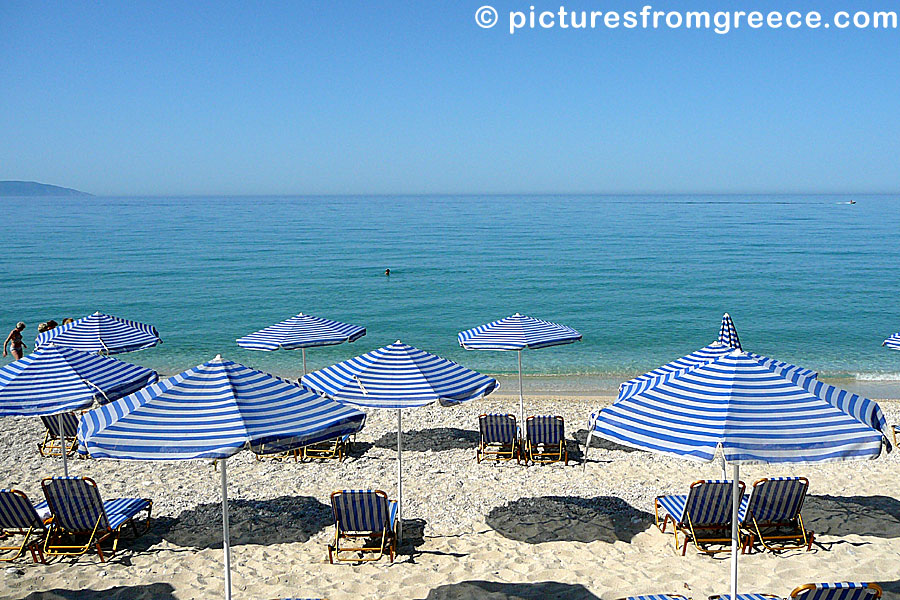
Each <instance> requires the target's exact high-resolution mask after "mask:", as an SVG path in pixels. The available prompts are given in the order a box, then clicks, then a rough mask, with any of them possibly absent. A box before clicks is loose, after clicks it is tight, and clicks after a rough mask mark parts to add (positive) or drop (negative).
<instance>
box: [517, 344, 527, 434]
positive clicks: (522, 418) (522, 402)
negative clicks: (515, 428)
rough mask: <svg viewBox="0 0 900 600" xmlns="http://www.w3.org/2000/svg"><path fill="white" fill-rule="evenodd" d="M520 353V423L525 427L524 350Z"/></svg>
mask: <svg viewBox="0 0 900 600" xmlns="http://www.w3.org/2000/svg"><path fill="white" fill-rule="evenodd" d="M518 354H519V423H520V425H519V426H520V427H525V396H524V395H523V394H522V351H521V350H519V351H518Z"/></svg>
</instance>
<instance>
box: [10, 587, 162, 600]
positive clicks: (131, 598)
mask: <svg viewBox="0 0 900 600" xmlns="http://www.w3.org/2000/svg"><path fill="white" fill-rule="evenodd" d="M22 600H178V597H177V596H176V595H175V588H174V587H172V586H171V585H170V584H168V583H149V584H146V585H119V586H116V587H113V588H109V589H105V590H64V589H54V590H47V591H46V592H32V593H30V594H28V595H27V596H25V597H24V598H23V599H22Z"/></svg>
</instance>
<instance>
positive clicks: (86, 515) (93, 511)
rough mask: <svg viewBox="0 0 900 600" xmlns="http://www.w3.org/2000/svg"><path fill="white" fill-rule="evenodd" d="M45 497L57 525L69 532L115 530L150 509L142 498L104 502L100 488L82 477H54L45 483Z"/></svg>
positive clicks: (146, 501)
mask: <svg viewBox="0 0 900 600" xmlns="http://www.w3.org/2000/svg"><path fill="white" fill-rule="evenodd" d="M44 494H45V495H46V497H47V502H48V504H49V505H50V510H51V511H52V513H53V517H54V522H55V523H56V524H57V525H59V526H60V527H62V528H63V529H66V530H68V531H91V530H93V529H94V526H95V525H96V524H97V523H98V521H99V524H100V528H101V529H105V528H107V527H108V528H110V529H116V528H118V527H119V526H120V525H122V524H123V523H124V522H125V521H127V520H128V519H130V518H132V517H134V516H135V515H136V514H137V513H139V512H140V511H141V510H144V509H145V508H147V507H148V506H150V502H149V501H148V500H145V499H142V498H114V499H111V500H106V501H104V500H102V499H101V498H100V492H99V491H98V490H97V486H96V485H94V484H93V483H91V482H89V481H87V480H85V479H82V478H81V477H54V478H53V479H51V480H49V481H45V483H44Z"/></svg>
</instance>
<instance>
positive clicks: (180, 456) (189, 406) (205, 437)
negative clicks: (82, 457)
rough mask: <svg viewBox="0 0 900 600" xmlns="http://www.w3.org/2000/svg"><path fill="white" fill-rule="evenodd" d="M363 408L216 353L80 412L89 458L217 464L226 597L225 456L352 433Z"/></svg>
mask: <svg viewBox="0 0 900 600" xmlns="http://www.w3.org/2000/svg"><path fill="white" fill-rule="evenodd" d="M364 422H365V414H364V413H362V412H360V411H358V410H356V409H354V408H351V407H347V406H343V405H341V404H338V403H337V402H334V401H332V400H329V399H327V398H322V397H321V396H318V395H316V394H313V393H310V392H309V391H308V390H305V389H303V388H301V387H300V386H298V385H295V384H292V383H290V382H287V381H284V380H283V379H280V378H278V377H274V376H272V375H268V374H267V373H263V372H261V371H257V370H255V369H251V368H248V367H245V366H243V365H241V364H238V363H235V362H232V361H228V360H224V359H222V358H221V357H220V356H217V357H215V358H214V359H213V360H211V361H209V362H207V363H204V364H202V365H199V366H196V367H194V368H193V369H189V370H187V371H184V372H183V373H180V374H178V375H175V376H174V377H170V378H168V379H165V380H163V381H160V382H159V383H156V384H155V385H152V386H150V387H148V388H146V389H144V390H141V391H139V392H137V393H134V394H131V395H129V396H125V397H124V398H120V399H118V400H115V401H114V402H111V403H110V404H108V405H105V406H101V407H99V408H97V409H94V410H92V411H89V412H87V413H85V415H84V416H83V417H82V420H81V424H80V426H79V430H78V439H79V443H80V445H81V447H82V448H83V449H84V450H86V451H87V452H90V454H91V456H92V457H94V458H117V459H133V460H186V459H197V458H207V459H208V458H216V459H223V460H221V461H220V465H221V471H222V515H223V537H224V547H225V589H226V594H225V597H226V598H228V599H230V598H231V553H230V547H229V538H228V503H227V502H228V500H227V498H228V492H227V467H226V462H227V461H226V460H224V459H227V458H228V457H229V456H232V455H233V454H236V453H237V452H239V451H240V450H242V449H243V448H249V449H251V450H261V449H264V450H265V452H267V453H268V452H282V451H285V450H290V449H293V448H297V447H300V446H305V445H307V444H313V443H316V442H320V441H324V440H327V439H331V438H334V437H335V436H340V435H345V434H348V433H356V432H357V431H359V430H360V429H362V426H363V424H364Z"/></svg>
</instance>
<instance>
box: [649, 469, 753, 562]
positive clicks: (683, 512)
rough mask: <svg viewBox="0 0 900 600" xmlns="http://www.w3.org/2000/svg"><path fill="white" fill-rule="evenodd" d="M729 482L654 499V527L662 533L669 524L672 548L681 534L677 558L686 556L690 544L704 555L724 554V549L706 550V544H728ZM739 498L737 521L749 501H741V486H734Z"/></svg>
mask: <svg viewBox="0 0 900 600" xmlns="http://www.w3.org/2000/svg"><path fill="white" fill-rule="evenodd" d="M732 484H733V482H732V481H723V480H717V481H705V480H701V481H695V482H694V483H692V484H691V489H690V491H689V492H688V494H687V495H683V496H658V497H657V498H656V500H655V502H654V504H655V509H656V526H657V527H659V529H660V531H663V532H665V530H666V525H667V524H668V523H669V522H671V523H672V525H673V531H674V533H675V547H676V548H678V532H679V531H680V532H681V533H682V534H684V545H683V547H682V548H681V554H682V556H684V554H685V553H686V552H687V545H688V542H693V543H694V546H696V548H697V550H699V551H701V552H704V553H706V554H715V553H717V552H728V551H730V549H731V548H730V546H729V547H728V548H723V549H721V550H709V549H707V548H705V546H707V545H710V544H726V545H730V544H731V511H732V504H731V498H732V495H731V492H732ZM738 489H739V493H740V494H741V498H742V502H741V510H740V512H739V513H738V519H739V520H740V519H741V518H742V517H743V515H744V509H745V507H746V503H747V501H748V500H749V498H746V497H744V482H743V481H741V482H738Z"/></svg>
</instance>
